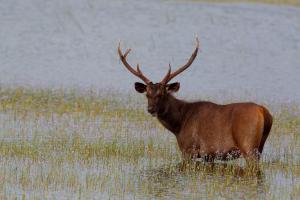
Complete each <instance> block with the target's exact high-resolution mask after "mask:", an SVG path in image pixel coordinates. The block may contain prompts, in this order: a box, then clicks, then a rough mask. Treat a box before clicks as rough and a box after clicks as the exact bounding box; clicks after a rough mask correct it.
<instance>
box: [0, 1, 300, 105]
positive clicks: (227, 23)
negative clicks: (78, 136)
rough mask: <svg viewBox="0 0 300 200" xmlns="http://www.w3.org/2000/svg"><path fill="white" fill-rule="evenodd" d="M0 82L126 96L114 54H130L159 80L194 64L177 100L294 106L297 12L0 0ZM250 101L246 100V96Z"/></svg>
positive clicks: (127, 86) (129, 83)
mask: <svg viewBox="0 0 300 200" xmlns="http://www.w3.org/2000/svg"><path fill="white" fill-rule="evenodd" d="M0 15H1V16H0V26H1V32H0V72H1V73H0V82H1V83H2V84H5V85H12V84H14V85H30V86H33V87H58V88H60V87H66V88H69V87H72V88H73V87H75V88H91V87H92V88H95V89H107V88H109V89H114V90H120V91H124V90H125V91H132V92H133V82H134V81H136V80H137V79H136V78H135V77H134V76H133V75H130V74H129V72H127V71H126V69H125V68H124V67H123V66H122V65H121V64H120V62H119V59H118V56H117V52H116V48H117V44H118V42H119V41H122V43H121V44H122V47H123V48H125V47H127V48H129V47H130V48H132V49H133V51H132V52H131V55H130V56H129V61H130V63H132V65H135V63H137V62H139V63H141V65H142V70H143V71H144V72H145V74H146V75H148V76H149V77H150V78H151V79H153V81H159V80H160V79H161V78H162V77H163V75H164V74H165V73H166V71H167V66H168V63H169V62H170V63H171V64H172V66H173V69H175V68H177V67H178V66H180V65H182V64H183V63H185V62H186V59H187V58H188V57H189V56H190V54H191V52H192V50H193V48H194V38H195V35H198V36H199V38H200V40H201V52H200V53H199V56H198V57H197V59H196V60H195V62H194V64H193V65H192V67H191V68H190V69H189V70H188V71H186V72H185V73H184V74H183V75H181V76H179V77H178V78H177V79H176V80H178V81H180V82H181V87H182V89H181V94H183V95H185V94H189V96H190V95H191V94H193V96H197V97H201V96H202V97H203V96H215V95H218V94H219V93H220V92H222V93H224V94H229V96H232V94H233V95H234V96H240V95H241V94H245V93H246V94H251V95H250V96H255V97H256V98H260V99H268V100H270V99H272V100H274V99H276V100H279V101H297V102H299V100H300V92H299V91H300V90H299V81H300V78H299V74H300V60H299V59H298V57H299V55H300V9H299V8H293V7H288V6H287V7H285V6H272V5H262V4H209V3H196V2H182V1H180V2H177V1H133V0H129V1H124V0H122V1H120V0H117V1H108V0H101V1H80V0H77V1H59V0H55V1H34V0H24V1H3V2H2V3H1V5H0ZM250 100H251V99H250Z"/></svg>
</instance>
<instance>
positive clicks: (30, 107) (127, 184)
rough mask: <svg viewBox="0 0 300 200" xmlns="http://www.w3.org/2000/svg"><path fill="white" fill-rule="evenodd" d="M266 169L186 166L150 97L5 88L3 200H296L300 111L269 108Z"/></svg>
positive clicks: (0, 152)
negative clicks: (150, 108)
mask: <svg viewBox="0 0 300 200" xmlns="http://www.w3.org/2000/svg"><path fill="white" fill-rule="evenodd" d="M268 107H270V108H271V110H272V112H273V114H274V116H275V117H274V126H273V128H272V132H271V134H270V137H269V139H268V141H267V143H266V146H265V150H264V152H263V157H262V161H261V162H260V169H261V170H260V172H259V173H256V172H253V171H251V170H249V169H245V168H244V165H245V163H244V161H243V159H239V160H236V161H231V162H228V163H222V162H216V163H214V164H204V163H201V162H194V163H193V162H191V163H182V162H181V156H180V152H179V150H178V148H177V144H176V140H175V137H174V136H173V135H172V134H171V133H169V132H168V131H166V130H165V129H164V128H163V127H162V126H161V125H160V124H159V123H158V122H157V120H156V119H154V118H152V117H150V116H148V115H147V114H145V113H144V108H145V99H142V98H139V97H134V96H132V95H128V94H118V93H109V92H105V93H101V92H96V91H76V90H46V89H40V90H39V89H28V88H2V89H1V90H0V111H1V113H0V130H1V133H0V138H1V139H0V179H1V181H0V199H15V198H17V199H92V198H101V199H103V198H104V199H109V198H112V199H116V198H118V199H119V198H120V199H124V198H125V199H132V198H136V199H149V198H156V199H159V198H163V199H166V198H179V199H182V198H188V199H199V198H209V199H212V198H246V199H258V198H263V199H265V198H267V199H293V198H296V197H298V196H299V195H300V187H299V185H300V156H299V155H300V138H299V133H300V115H299V114H300V109H299V106H298V105H291V104H286V105H282V104H275V103H274V104H272V105H268Z"/></svg>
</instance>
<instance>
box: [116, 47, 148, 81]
mask: <svg viewBox="0 0 300 200" xmlns="http://www.w3.org/2000/svg"><path fill="white" fill-rule="evenodd" d="M130 51H131V49H127V50H126V51H125V54H124V55H123V54H122V51H121V44H120V43H119V46H118V53H119V56H120V59H121V61H122V63H123V65H124V66H125V67H126V68H127V69H128V70H129V71H130V72H131V73H133V74H134V75H136V76H137V77H139V78H140V79H142V80H143V81H144V82H145V83H146V84H148V83H150V82H151V81H150V80H149V79H148V78H147V77H145V76H144V75H143V73H142V72H141V70H140V67H139V64H137V67H136V68H137V70H135V69H133V68H132V67H131V66H130V64H128V62H127V60H126V57H127V55H128V54H129V53H130Z"/></svg>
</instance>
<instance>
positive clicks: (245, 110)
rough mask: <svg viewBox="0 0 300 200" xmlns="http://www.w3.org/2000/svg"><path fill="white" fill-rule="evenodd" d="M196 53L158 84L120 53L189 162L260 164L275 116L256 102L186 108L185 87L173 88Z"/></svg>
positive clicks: (200, 104)
mask: <svg viewBox="0 0 300 200" xmlns="http://www.w3.org/2000/svg"><path fill="white" fill-rule="evenodd" d="M198 49H199V40H198V38H196V49H195V50H194V52H193V53H192V56H191V57H190V58H189V60H188V61H187V63H186V64H185V65H183V66H182V67H180V68H179V69H178V70H176V71H174V72H171V66H170V65H169V70H168V72H167V74H166V75H165V77H164V78H163V79H162V81H161V82H159V83H152V82H151V81H150V80H149V79H148V78H147V77H146V76H145V75H143V73H142V72H141V70H140V66H139V64H137V68H136V70H135V69H134V68H133V67H131V65H130V64H128V62H127V60H126V57H127V55H128V54H129V52H130V50H131V49H127V50H126V52H125V53H124V54H123V53H122V51H121V48H120V44H119V46H118V53H119V56H120V59H121V62H122V63H123V65H124V66H125V67H126V68H127V69H128V70H129V71H130V72H131V73H132V74H134V75H135V76H137V77H139V78H140V79H141V80H143V82H144V83H145V84H143V83H140V82H136V83H135V90H136V91H137V92H139V93H146V97H147V99H148V112H149V113H150V114H151V115H152V116H156V117H157V119H158V120H159V121H160V123H161V124H162V125H163V126H164V127H165V128H167V129H168V130H169V131H171V132H172V133H173V134H174V135H175V136H176V139H177V142H178V146H179V148H180V150H181V152H182V153H183V155H184V158H202V159H203V160H204V161H208V162H211V161H213V160H215V159H220V160H229V159H236V158H239V157H240V156H241V155H242V156H243V157H244V158H245V159H246V161H247V163H249V161H251V160H254V161H256V163H257V161H259V158H260V155H261V153H262V151H263V148H264V144H265V142H266V139H267V137H268V135H269V132H270V130H271V127H272V116H271V114H270V113H269V111H268V110H267V109H266V108H265V107H263V106H261V105H257V104H255V103H252V102H243V103H232V104H227V105H218V104H215V103H212V102H208V101H197V102H186V101H182V100H179V99H177V98H175V97H174V96H173V95H172V93H174V92H177V91H178V90H179V87H180V83H178V82H175V83H169V82H170V81H171V80H172V79H173V78H174V77H175V76H177V75H178V74H180V73H181V72H183V71H184V70H186V69H187V68H188V67H189V66H191V64H192V63H193V61H194V60H195V58H196V56H197V52H198Z"/></svg>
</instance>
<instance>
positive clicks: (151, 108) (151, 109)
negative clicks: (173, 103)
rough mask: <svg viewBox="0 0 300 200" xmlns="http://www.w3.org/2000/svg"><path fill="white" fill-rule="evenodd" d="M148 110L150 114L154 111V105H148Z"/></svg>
mask: <svg viewBox="0 0 300 200" xmlns="http://www.w3.org/2000/svg"><path fill="white" fill-rule="evenodd" d="M148 112H149V113H151V114H153V113H155V109H154V107H153V106H149V107H148Z"/></svg>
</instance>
